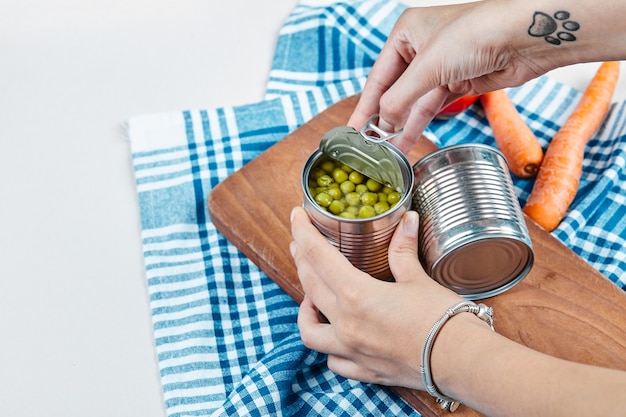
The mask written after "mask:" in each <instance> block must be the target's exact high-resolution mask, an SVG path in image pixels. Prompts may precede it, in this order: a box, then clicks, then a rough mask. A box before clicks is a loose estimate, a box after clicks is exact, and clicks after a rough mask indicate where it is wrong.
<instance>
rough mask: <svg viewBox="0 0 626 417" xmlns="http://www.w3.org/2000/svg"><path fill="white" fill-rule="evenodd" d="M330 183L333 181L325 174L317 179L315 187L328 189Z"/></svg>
mask: <svg viewBox="0 0 626 417" xmlns="http://www.w3.org/2000/svg"><path fill="white" fill-rule="evenodd" d="M332 182H333V179H332V178H331V176H330V175H326V174H324V175H322V176H321V177H319V178H318V179H317V185H319V186H320V187H328V186H329V185H330V184H332Z"/></svg>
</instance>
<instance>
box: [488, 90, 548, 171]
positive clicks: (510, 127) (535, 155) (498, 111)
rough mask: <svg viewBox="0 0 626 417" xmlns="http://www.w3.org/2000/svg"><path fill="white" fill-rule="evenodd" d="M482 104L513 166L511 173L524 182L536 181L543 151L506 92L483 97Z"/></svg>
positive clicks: (495, 135) (495, 134)
mask: <svg viewBox="0 0 626 417" xmlns="http://www.w3.org/2000/svg"><path fill="white" fill-rule="evenodd" d="M480 102H481V104H482V105H483V109H484V110H485V116H487V120H489V125H491V129H492V130H493V136H494V137H495V139H496V145H498V148H499V149H500V151H501V152H502V154H503V155H504V157H505V158H506V160H507V162H508V163H509V168H510V170H511V172H513V174H515V175H517V176H518V177H521V178H530V177H534V176H535V175H536V174H537V171H538V170H539V165H540V164H541V160H542V159H543V150H542V149H541V145H539V142H538V141H537V138H536V137H535V134H534V133H533V132H532V130H530V128H529V127H528V125H526V123H525V122H524V120H523V119H522V116H521V115H520V114H519V113H518V112H517V109H516V108H515V105H514V104H513V103H512V102H511V99H509V96H508V95H507V94H506V92H505V91H504V90H496V91H492V92H490V93H486V94H483V95H482V96H481V97H480Z"/></svg>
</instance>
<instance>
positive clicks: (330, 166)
mask: <svg viewBox="0 0 626 417" xmlns="http://www.w3.org/2000/svg"><path fill="white" fill-rule="evenodd" d="M320 168H322V169H323V170H324V172H326V173H328V174H330V173H331V172H333V170H334V169H335V163H334V162H333V161H331V160H326V161H324V162H322V163H321V164H320Z"/></svg>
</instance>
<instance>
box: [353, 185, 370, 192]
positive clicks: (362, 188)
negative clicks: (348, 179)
mask: <svg viewBox="0 0 626 417" xmlns="http://www.w3.org/2000/svg"><path fill="white" fill-rule="evenodd" d="M354 191H356V192H357V193H359V194H363V193H365V192H367V185H365V184H357V185H356V187H355V188H354Z"/></svg>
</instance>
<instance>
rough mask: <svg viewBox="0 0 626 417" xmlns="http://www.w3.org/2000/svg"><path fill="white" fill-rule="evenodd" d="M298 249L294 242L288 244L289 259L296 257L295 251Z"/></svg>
mask: <svg viewBox="0 0 626 417" xmlns="http://www.w3.org/2000/svg"><path fill="white" fill-rule="evenodd" d="M297 249H298V245H297V243H296V242H295V241H293V240H292V241H291V242H289V252H290V253H291V257H292V258H295V257H296V250H297Z"/></svg>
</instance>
